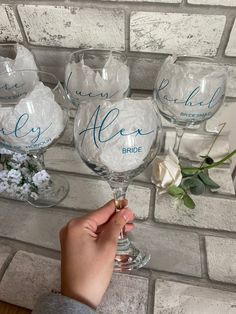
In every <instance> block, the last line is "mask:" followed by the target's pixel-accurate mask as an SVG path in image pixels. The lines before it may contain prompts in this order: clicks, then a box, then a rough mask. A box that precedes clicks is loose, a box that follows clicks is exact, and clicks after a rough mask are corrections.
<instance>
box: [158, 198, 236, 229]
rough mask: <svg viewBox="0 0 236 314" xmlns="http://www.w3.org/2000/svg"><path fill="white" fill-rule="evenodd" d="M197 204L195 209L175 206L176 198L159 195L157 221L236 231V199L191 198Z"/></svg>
mask: <svg viewBox="0 0 236 314" xmlns="http://www.w3.org/2000/svg"><path fill="white" fill-rule="evenodd" d="M191 197H192V198H193V200H194V201H195V203H196V208H195V209H188V208H186V207H185V206H184V205H181V206H180V207H179V208H178V209H176V208H175V206H174V198H173V197H171V196H170V195H168V194H164V195H161V196H158V195H157V198H156V207H155V208H156V209H155V214H154V215H155V219H156V221H158V222H162V223H168V224H177V225H183V226H192V227H197V228H207V229H215V230H226V231H236V216H235V208H236V199H233V198H231V199H227V198H226V197H223V196H222V197H214V196H206V195H201V196H195V195H192V196H191Z"/></svg>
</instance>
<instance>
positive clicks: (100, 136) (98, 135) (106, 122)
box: [79, 105, 154, 148]
mask: <svg viewBox="0 0 236 314" xmlns="http://www.w3.org/2000/svg"><path fill="white" fill-rule="evenodd" d="M99 113H100V105H99V106H98V107H97V108H96V110H95V111H94V113H93V114H92V116H91V118H90V120H89V122H88V124H87V126H86V129H84V130H82V131H81V132H80V133H79V135H82V136H83V138H82V142H81V145H83V142H84V139H85V135H86V134H87V133H88V132H90V131H91V132H92V136H93V141H94V144H95V146H96V147H97V148H99V146H98V144H99V143H106V142H108V141H111V140H112V139H113V138H115V137H122V136H130V135H133V136H146V135H149V134H151V133H153V132H154V130H151V131H148V132H144V131H143V130H142V129H141V128H137V129H136V130H135V131H132V132H129V131H127V130H126V129H125V128H121V129H120V130H119V131H117V132H114V133H112V124H113V123H114V122H115V121H116V119H117V118H118V116H119V114H120V110H119V109H118V108H114V109H111V110H110V111H109V112H108V113H107V114H106V115H105V116H104V117H103V119H102V122H101V124H100V125H98V116H99ZM93 120H94V121H93ZM108 128H111V132H110V134H109V135H108V136H107V137H106V138H104V130H106V133H108V131H107V129H108Z"/></svg>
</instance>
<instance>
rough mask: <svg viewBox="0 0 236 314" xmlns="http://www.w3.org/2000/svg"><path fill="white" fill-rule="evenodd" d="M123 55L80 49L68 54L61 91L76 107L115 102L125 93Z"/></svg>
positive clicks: (126, 71) (126, 67) (126, 78)
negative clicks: (90, 103)
mask: <svg viewBox="0 0 236 314" xmlns="http://www.w3.org/2000/svg"><path fill="white" fill-rule="evenodd" d="M126 64H127V57H126V55H125V54H124V53H122V52H119V51H114V50H112V51H111V50H104V49H101V50H97V49H81V50H77V51H75V52H73V53H72V54H70V55H69V57H68V60H67V64H66V71H65V90H66V92H67V95H68V97H69V99H70V101H71V102H72V103H73V104H74V105H76V106H78V105H79V104H80V103H81V102H84V101H96V100H105V99H119V98H122V97H124V95H125V96H127V94H128V92H129V68H128V66H127V65H126Z"/></svg>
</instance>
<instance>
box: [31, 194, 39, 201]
mask: <svg viewBox="0 0 236 314" xmlns="http://www.w3.org/2000/svg"><path fill="white" fill-rule="evenodd" d="M30 197H32V198H33V199H34V200H37V199H38V194H37V193H35V192H32V193H30Z"/></svg>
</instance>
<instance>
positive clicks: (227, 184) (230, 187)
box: [208, 167, 235, 195]
mask: <svg viewBox="0 0 236 314" xmlns="http://www.w3.org/2000/svg"><path fill="white" fill-rule="evenodd" d="M208 172H209V175H210V177H211V178H212V179H213V180H214V181H215V182H217V183H218V184H219V186H220V188H219V189H217V192H218V193H221V194H232V195H235V189H234V183H233V178H232V174H231V170H230V168H229V167H226V168H212V169H209V171H208Z"/></svg>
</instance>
